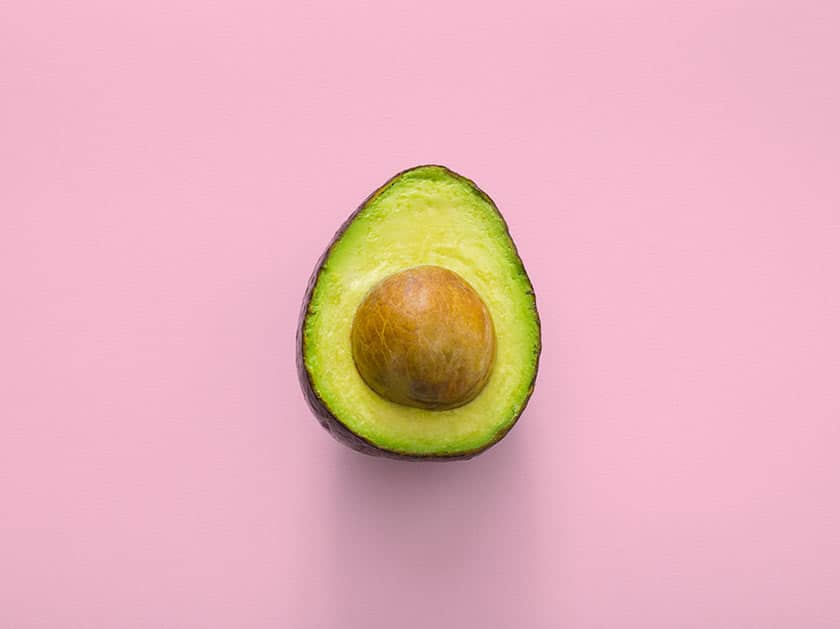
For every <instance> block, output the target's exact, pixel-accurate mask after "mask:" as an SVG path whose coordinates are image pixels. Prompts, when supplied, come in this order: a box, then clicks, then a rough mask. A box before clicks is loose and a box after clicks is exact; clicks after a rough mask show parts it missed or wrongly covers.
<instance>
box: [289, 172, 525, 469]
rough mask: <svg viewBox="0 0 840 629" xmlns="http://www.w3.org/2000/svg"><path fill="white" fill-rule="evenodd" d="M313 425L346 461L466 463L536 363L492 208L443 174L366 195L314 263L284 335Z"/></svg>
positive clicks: (509, 253) (496, 431) (509, 417)
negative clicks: (294, 327) (291, 330)
mask: <svg viewBox="0 0 840 629" xmlns="http://www.w3.org/2000/svg"><path fill="white" fill-rule="evenodd" d="M297 343H298V347H297V349H298V352H297V364H298V375H299V378H300V383H301V387H302V389H303V392H304V395H305V397H306V399H307V401H308V403H309V405H310V407H311V408H312V410H313V412H314V413H315V415H316V417H317V418H318V420H319V421H320V423H321V424H322V425H323V426H324V427H325V428H327V430H329V431H330V432H331V433H332V434H333V436H334V437H336V439H338V440H339V441H341V442H342V443H344V444H346V445H348V446H350V447H351V448H353V449H355V450H358V451H360V452H364V453H366V454H372V455H377V456H387V457H391V458H400V459H432V460H449V459H464V458H470V457H472V456H475V455H476V454H479V453H480V452H482V451H484V450H486V449H487V448H489V447H490V446H492V445H493V444H495V443H497V442H498V441H499V440H500V439H501V438H502V437H504V435H505V434H506V433H507V432H508V431H509V430H510V429H511V427H512V426H513V425H514V423H515V422H516V420H517V419H518V418H519V415H520V414H521V413H522V411H523V409H524V408H525V405H526V403H527V401H528V398H529V397H530V395H531V393H532V391H533V389H534V383H535V379H536V374H537V366H538V361H539V354H540V323H539V316H538V314H537V307H536V301H535V298H534V291H533V287H532V286H531V282H530V280H529V279H528V275H527V274H526V272H525V267H524V266H523V264H522V260H521V259H520V258H519V255H518V253H517V251H516V246H515V245H514V243H513V241H512V240H511V237H510V234H509V232H508V228H507V225H506V223H505V221H504V219H503V218H502V215H501V214H500V212H499V210H498V209H497V208H496V205H495V204H494V203H493V201H492V200H491V199H490V197H488V196H487V195H486V194H485V193H484V192H482V191H481V190H480V189H479V188H478V186H476V185H475V184H474V183H473V182H472V181H470V180H469V179H466V178H465V177H462V176H461V175H458V174H457V173H454V172H452V171H451V170H449V169H447V168H445V167H443V166H418V167H416V168H412V169H409V170H406V171H404V172H402V173H399V174H398V175H396V176H395V177H393V178H392V179H390V180H389V181H388V182H386V183H385V184H384V185H383V186H382V187H380V188H379V189H378V190H376V191H375V192H374V193H373V194H372V195H371V196H370V197H368V199H367V200H365V201H364V203H362V205H361V206H360V207H359V208H358V209H357V210H356V211H355V212H354V213H353V214H352V215H351V216H350V217H349V218H348V219H347V221H346V222H345V223H344V225H342V226H341V228H340V229H339V230H338V232H337V233H336V235H335V237H334V238H333V240H332V243H331V244H330V245H329V247H328V248H327V250H326V251H325V252H324V254H323V255H322V256H321V259H320V260H319V261H318V263H317V265H316V268H315V271H314V272H313V274H312V277H311V278H310V281H309V286H308V288H307V291H306V295H305V297H304V301H303V308H302V311H301V317H300V325H299V328H298V334H297Z"/></svg>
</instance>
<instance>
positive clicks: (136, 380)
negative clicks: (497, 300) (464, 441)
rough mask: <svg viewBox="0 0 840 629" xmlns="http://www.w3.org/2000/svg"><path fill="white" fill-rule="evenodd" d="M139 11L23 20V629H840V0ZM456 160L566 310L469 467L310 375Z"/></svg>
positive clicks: (9, 554) (1, 48)
mask: <svg viewBox="0 0 840 629" xmlns="http://www.w3.org/2000/svg"><path fill="white" fill-rule="evenodd" d="M119 4H121V5H122V6H120V7H117V6H116V3H110V2H90V1H87V2H51V3H47V6H45V5H44V4H43V3H27V2H17V3H6V4H4V5H3V7H2V8H0V173H2V174H1V175H0V177H2V179H0V213H2V215H0V229H1V231H0V234H2V247H0V260H1V261H2V264H0V269H1V270H0V273H2V287H3V299H2V304H3V306H2V311H1V312H0V321H2V328H0V329H2V332H0V334H2V344H0V347H1V348H2V355H1V356H0V372H1V373H0V376H1V377H0V627H2V628H4V629H5V628H7V627H8V628H12V629H26V628H36V627H38V628H56V629H67V628H84V629H99V628H102V629H112V628H115V627H119V628H135V627H136V628H141V627H142V628H149V627H152V628H158V627H161V628H163V627H166V628H192V627H195V628H202V629H215V628H220V629H221V628H232V627H236V628H253V629H262V628H266V629H267V628H277V627H289V628H309V627H313V628H322V627H323V628H328V629H329V628H347V627H365V628H378V627H401V628H406V629H412V628H420V627H456V626H460V627H494V628H495V627H499V628H510V627H522V628H540V629H542V628H556V627H567V628H573V629H583V628H595V627H604V628H623V627H639V628H656V627H662V628H695V627H696V628H698V629H700V628H702V629H717V628H720V629H731V628H735V627H739V628H743V627H750V628H752V627H755V628H761V629H774V628H790V629H817V628H823V627H824V628H829V627H831V628H836V627H839V626H840V585H839V584H840V504H838V484H840V463H838V453H840V382H838V381H839V380H840V325H839V324H838V322H839V321H840V278H839V277H838V276H840V189H838V170H839V169H840V148H839V147H840V116H838V111H840V87H838V73H839V72H840V68H838V65H840V62H839V61H838V59H840V43H838V41H840V40H838V39H837V32H838V29H840V9H838V4H837V3H833V2H822V3H820V2H812V3H805V4H803V3H800V2H794V1H788V2H770V3H768V2H738V3H735V2H703V3H690V4H689V3H679V4H680V5H682V6H679V7H678V6H676V4H675V3H670V2H664V1H662V2H645V3H637V2H633V3H619V2H615V3H603V2H601V3H589V2H579V3H574V4H568V3H562V6H561V3H555V2H544V3H541V4H531V3H522V2H517V3H512V4H509V5H508V6H506V7H502V6H501V5H502V4H503V3H479V2H475V3H458V2H449V1H447V2H437V1H436V2H428V3H426V2H424V3H420V4H406V3H398V2H397V3H395V2H385V1H384V0H383V1H377V2H363V3H339V2H335V3H333V4H331V5H321V6H317V7H311V6H310V7H306V8H304V6H303V5H306V4H309V3H294V4H297V5H299V6H297V7H292V6H287V5H292V4H293V3H288V2H232V1H230V2H176V3H174V4H173V3H171V2H136V3H119ZM426 162H437V163H443V164H446V165H448V166H450V167H452V168H454V169H455V170H458V171H460V172H462V173H464V174H465V175H467V176H469V177H472V178H474V179H475V180H476V181H477V182H478V183H479V184H480V185H481V186H483V187H484V188H485V189H486V190H487V192H488V193H489V194H490V195H491V196H493V197H494V198H495V200H496V201H497V202H498V204H499V206H500V207H501V208H502V210H503V211H504V212H505V214H506V216H507V219H508V221H509V223H510V225H511V230H512V232H513V234H514V237H515V238H516V240H517V243H518V245H519V247H520V249H521V252H522V254H523V257H524V259H525V262H526V264H527V266H528V269H529V271H530V273H531V276H532V279H533V281H534V284H535V286H536V290H537V296H538V300H539V306H540V309H541V313H542V317H543V321H544V351H543V361H542V369H541V372H540V377H539V381H538V387H537V390H536V394H535V395H534V398H533V400H532V403H531V406H530V407H529V409H528V411H527V412H526V414H525V415H524V417H523V418H522V420H521V422H520V424H519V425H518V427H517V428H516V429H515V430H514V431H513V433H511V435H510V436H509V437H508V438H507V439H506V440H505V441H504V442H502V443H501V444H500V445H499V446H497V447H496V448H494V449H493V450H491V451H490V452H488V453H487V454H486V455H484V456H482V457H480V458H479V459H476V460H474V461H472V462H468V463H456V464H448V465H428V464H403V463H396V462H388V461H381V460H376V459H371V458H366V457H364V456H361V455H357V454H355V453H353V452H351V451H349V450H345V449H343V448H341V447H340V446H339V445H337V444H336V443H334V442H333V441H332V440H331V439H330V438H329V436H328V435H327V434H326V433H325V432H324V431H323V430H322V429H321V428H319V427H318V426H317V424H316V423H315V421H314V420H313V419H312V418H311V417H310V415H309V412H308V411H307V409H306V407H305V405H304V402H303V398H302V396H301V394H300V392H299V390H298V384H297V381H296V379H295V373H294V356H293V354H294V333H295V325H296V321H297V314H298V307H299V300H300V298H301V296H302V294H303V291H304V287H305V285H306V280H307V277H308V275H309V272H310V270H311V267H312V265H313V264H314V262H315V260H316V258H317V257H318V255H319V254H320V252H321V249H322V247H323V246H324V245H325V244H326V243H327V241H328V240H329V238H330V237H331V235H332V233H333V231H334V230H335V228H336V227H337V226H338V225H339V224H340V223H341V222H342V221H343V220H344V218H345V217H346V215H347V214H348V213H349V212H350V211H351V210H352V209H354V207H355V205H356V204H357V203H358V202H359V201H360V200H361V199H363V198H364V197H365V196H366V195H367V194H368V193H369V192H370V191H371V190H372V189H373V188H374V187H376V186H377V185H379V184H380V183H382V182H383V181H384V180H385V179H387V178H388V177H389V176H391V175H392V174H393V173H395V172H396V171H398V170H401V169H403V168H406V167H408V166H411V165H414V164H418V163H426Z"/></svg>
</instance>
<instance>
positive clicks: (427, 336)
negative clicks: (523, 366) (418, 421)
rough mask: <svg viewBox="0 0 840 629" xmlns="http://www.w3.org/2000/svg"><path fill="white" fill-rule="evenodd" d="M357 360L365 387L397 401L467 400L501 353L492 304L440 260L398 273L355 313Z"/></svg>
mask: <svg viewBox="0 0 840 629" xmlns="http://www.w3.org/2000/svg"><path fill="white" fill-rule="evenodd" d="M350 336H351V342H352V347H353V360H354V361H355V363H356V369H358V371H359V374H360V375H361V377H362V379H363V380H364V381H365V382H366V383H367V385H368V386H369V387H370V388H371V389H373V390H374V391H375V392H376V393H378V394H379V395H381V396H382V397H384V398H385V399H388V400H390V401H392V402H396V403H397V404H404V405H407V406H414V407H418V408H425V409H431V410H443V409H449V408H456V407H458V406H462V405H464V404H466V403H467V402H469V401H470V400H472V399H473V398H475V396H477V395H478V394H479V393H480V392H481V390H482V388H484V385H485V384H486V383H487V380H488V378H489V377H490V371H491V369H492V367H493V359H494V358H495V353H496V336H495V331H494V329H493V320H492V319H491V317H490V312H489V311H488V310H487V306H485V305H484V302H483V301H482V300H481V297H479V295H478V293H476V292H475V290H474V289H473V287H472V286H470V285H469V284H468V283H467V282H466V281H465V280H464V279H463V278H462V277H461V276H460V275H458V274H457V273H454V272H452V271H449V270H447V269H444V268H441V267H439V266H431V265H429V266H418V267H414V268H411V269H407V270H405V271H401V272H399V273H395V274H394V275H391V276H389V277H386V278H385V279H384V280H382V281H381V282H379V284H377V285H376V286H374V287H373V289H371V291H370V292H369V293H368V294H367V296H366V297H365V298H364V300H363V301H362V304H361V305H360V306H359V308H358V310H357V311H356V316H355V318H354V319H353V328H352V331H351V334H350Z"/></svg>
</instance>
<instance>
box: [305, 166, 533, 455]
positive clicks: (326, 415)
mask: <svg viewBox="0 0 840 629" xmlns="http://www.w3.org/2000/svg"><path fill="white" fill-rule="evenodd" d="M429 166H433V167H435V168H441V169H443V170H445V171H446V172H447V173H448V174H450V175H451V176H453V177H455V178H457V179H460V180H461V181H463V182H465V183H466V184H467V185H469V186H470V187H471V188H473V190H475V191H476V192H477V193H478V194H480V195H481V196H482V198H484V200H485V201H487V202H488V203H489V204H490V206H491V207H492V208H493V209H494V210H495V211H496V213H497V214H498V215H499V217H500V218H501V219H502V222H503V223H504V225H505V231H506V232H507V234H508V237H510V230H509V228H508V225H507V221H505V219H504V216H503V215H502V213H501V212H500V211H499V208H498V207H497V206H496V204H495V203H494V202H493V200H492V199H491V198H490V197H489V196H487V194H486V193H485V192H484V191H483V190H481V188H479V187H478V186H477V185H476V184H475V182H473V181H472V180H471V179H467V178H466V177H464V176H462V175H459V174H458V173H456V172H454V171H452V170H450V169H449V168H447V167H446V166H440V165H436V164H429V165H420V166H414V167H412V168H407V169H406V170H403V171H401V172H399V173H397V174H396V175H394V176H393V177H391V178H390V179H389V180H388V181H386V182H385V183H384V184H382V185H381V186H380V187H379V188H377V189H376V190H374V191H373V192H372V193H371V194H370V195H369V196H368V197H367V198H366V199H365V200H364V201H362V203H361V205H359V207H358V208H356V210H355V211H354V212H353V213H352V214H351V215H350V216H348V217H347V220H345V221H344V223H342V225H341V227H339V228H338V231H337V232H336V233H335V235H334V236H333V238H332V240H331V241H330V244H329V245H328V246H327V248H326V249H325V250H324V253H322V254H321V257H320V258H318V262H317V263H316V264H315V269H314V270H313V271H312V275H311V276H310V277H309V283H308V284H307V286H306V293H305V294H304V296H303V303H302V305H301V309H300V317H299V319H298V328H297V343H296V345H297V352H296V354H297V356H296V364H297V372H298V381H299V382H300V388H301V390H302V391H303V396H304V399H305V400H306V402H307V404H309V408H310V409H311V410H312V413H313V414H314V415H315V418H316V419H317V420H318V423H320V424H321V426H323V427H324V428H325V429H326V430H327V431H328V432H329V433H330V434H331V435H332V436H333V438H334V439H335V440H336V441H338V442H339V443H341V444H344V445H345V446H347V447H349V448H351V449H353V450H355V451H357V452H361V453H362V454H367V455H369V456H375V457H382V458H388V459H395V460H400V461H466V460H468V459H471V458H473V457H475V456H478V455H479V454H481V453H482V452H484V451H486V450H488V449H489V448H491V447H492V446H494V445H496V444H497V443H499V441H501V440H502V439H503V438H504V436H505V435H506V434H507V433H508V432H510V430H511V429H512V428H513V427H514V426H515V425H516V423H517V422H518V421H519V418H520V417H521V415H522V413H523V411H524V410H525V408H526V407H527V406H528V401H529V400H530V399H531V395H532V394H533V392H534V385H535V384H536V380H537V374H538V373H539V363H540V353H541V352H542V326H541V322H540V316H539V312H538V310H537V307H536V295H535V296H534V298H535V304H534V316H535V318H536V321H537V330H538V333H539V337H538V345H537V359H536V366H535V369H534V377H533V379H532V380H531V386H530V387H529V389H528V396H527V397H526V398H525V400H524V401H523V403H522V408H521V409H520V410H519V413H518V414H517V415H516V417H514V419H513V421H512V422H511V423H510V425H509V426H508V427H507V428H506V429H505V430H503V431H500V432H499V433H497V434H496V435H495V436H494V437H493V439H491V440H490V441H488V442H487V443H486V444H484V445H483V446H481V447H479V448H476V449H474V450H468V451H465V452H459V453H457V454H444V455H435V454H432V455H416V454H406V453H403V452H397V451H395V450H388V449H386V448H380V447H379V446H376V445H374V444H372V443H371V442H370V441H368V440H367V439H365V438H363V437H361V436H359V435H357V434H356V433H354V432H353V431H352V430H350V429H349V428H348V427H347V426H346V425H344V423H342V422H341V420H339V419H338V418H337V417H336V416H335V415H333V414H332V412H331V411H330V409H329V408H328V407H327V405H326V404H325V403H324V401H323V400H322V399H321V398H320V397H319V396H318V394H317V393H316V392H315V387H314V386H313V383H312V378H311V376H310V374H309V371H308V370H307V369H306V364H305V363H304V350H305V348H304V338H303V329H304V324H305V322H306V315H307V313H308V311H309V303H310V301H311V299H312V293H313V291H314V290H315V284H316V283H317V282H318V276H319V275H320V273H321V268H322V267H323V265H324V262H325V260H326V259H327V256H328V255H329V253H330V251H331V250H332V248H333V245H334V244H335V243H336V242H338V241H339V239H340V238H341V236H342V235H343V234H344V231H345V230H346V229H347V227H348V226H349V225H350V224H351V223H352V222H353V221H354V220H355V218H356V216H357V215H358V214H359V212H361V211H362V210H363V209H364V208H365V207H366V206H367V205H368V203H370V202H371V201H372V200H373V199H374V198H376V197H377V196H378V195H379V194H380V192H382V191H383V190H384V189H385V188H387V187H388V186H389V185H390V184H391V182H393V181H394V180H396V179H399V178H400V177H402V176H403V175H405V174H406V173H409V172H411V171H413V170H416V169H418V168H427V167H429ZM510 242H511V243H512V245H513V248H514V251H515V252H516V255H517V257H518V258H519V260H521V259H522V258H521V257H520V256H519V252H518V251H517V250H516V243H515V242H514V240H513V238H510ZM522 269H523V271H524V272H525V275H526V277H527V271H526V270H525V267H524V264H523V267H522ZM528 281H529V282H530V278H528ZM531 285H532V286H533V283H531Z"/></svg>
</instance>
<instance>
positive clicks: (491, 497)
mask: <svg viewBox="0 0 840 629" xmlns="http://www.w3.org/2000/svg"><path fill="white" fill-rule="evenodd" d="M521 437H522V434H521V432H520V431H517V430H514V431H513V432H512V433H511V434H510V435H509V436H508V437H507V438H506V439H505V440H504V441H503V442H502V443H500V444H498V445H497V446H495V447H493V448H492V449H490V450H489V451H487V452H485V453H484V454H482V455H481V456H479V457H477V458H475V459H472V460H470V461H461V462H447V463H439V462H438V463H433V462H405V461H393V460H388V459H381V458H375V457H370V456H365V455H362V454H359V453H356V452H353V451H351V450H349V449H346V448H340V449H339V448H337V449H336V452H335V456H336V461H335V462H334V467H333V470H334V476H333V479H332V496H331V500H332V502H331V505H330V508H328V509H326V510H325V511H326V512H327V513H332V517H333V521H332V522H331V523H329V524H328V525H327V527H326V528H328V530H330V531H331V533H332V536H333V537H332V540H331V543H332V552H331V553H330V558H331V559H330V577H331V579H332V583H331V587H330V595H329V598H328V600H325V604H327V605H330V606H334V607H333V609H332V610H331V611H332V612H333V613H334V615H335V617H334V620H335V622H336V626H346V627H350V626H365V623H366V622H368V621H370V620H372V619H375V618H378V617H381V616H383V614H384V615H394V614H396V615H397V616H400V617H411V618H412V620H411V623H410V626H415V625H416V626H423V625H424V624H425V623H426V622H428V623H432V622H436V621H438V620H441V619H442V618H444V617H446V616H441V614H445V610H446V609H447V608H449V609H458V610H461V611H459V612H458V613H462V612H463V609H464V604H463V602H464V597H467V600H470V601H474V602H475V606H476V609H474V610H473V615H472V616H471V617H470V618H469V621H470V622H471V623H476V625H477V623H482V624H483V626H525V625H521V623H522V621H523V619H522V618H521V617H517V618H505V617H504V615H505V614H506V613H509V612H508V611H506V610H510V609H511V607H510V606H506V605H504V604H501V603H502V601H500V600H498V594H499V593H500V592H504V595H505V596H506V597H511V596H512V597H515V598H516V599H517V600H518V601H519V605H517V607H518V608H519V609H520V610H521V609H522V608H523V607H522V605H521V603H522V601H523V600H525V599H527V598H528V597H529V596H532V593H531V591H530V589H529V585H530V584H531V583H532V582H533V579H532V576H533V575H531V574H530V573H529V572H530V571H532V569H533V566H534V565H535V564H536V563H538V562H537V561H535V559H538V558H534V557H529V553H530V554H533V552H534V550H533V549H535V548H538V547H539V544H534V537H535V536H536V535H538V534H539V528H538V527H537V525H536V522H535V518H536V505H535V504H534V493H533V486H534V484H535V482H536V479H535V478H534V477H533V474H532V472H531V467H530V466H529V456H528V452H527V451H526V442H525V440H524V439H522V438H521ZM523 540H525V541H527V542H528V543H525V544H523ZM528 549H530V550H528ZM494 599H495V600H494ZM396 610H398V613H397V611H396ZM394 620H396V621H399V618H398V617H395V618H394ZM449 620H450V621H454V620H456V619H455V618H451V617H449ZM465 620H466V619H465ZM526 620H527V619H526ZM508 621H509V622H508ZM488 623H489V625H488ZM500 623H501V624H500ZM526 624H527V623H526ZM396 626H406V625H405V624H400V622H397V625H396Z"/></svg>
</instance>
